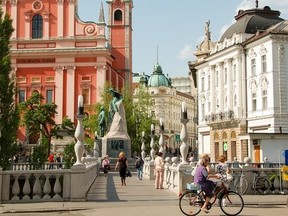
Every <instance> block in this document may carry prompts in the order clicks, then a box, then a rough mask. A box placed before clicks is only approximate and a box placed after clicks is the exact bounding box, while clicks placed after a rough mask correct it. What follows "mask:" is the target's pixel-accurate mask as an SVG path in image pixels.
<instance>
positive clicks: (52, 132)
mask: <svg viewBox="0 0 288 216" xmlns="http://www.w3.org/2000/svg"><path fill="white" fill-rule="evenodd" d="M43 100H44V97H43V96H42V95H41V94H39V93H38V92H34V93H33V94H32V96H31V97H30V98H29V99H28V100H27V101H24V102H22V103H20V104H19V108H20V111H21V125H23V126H25V127H26V128H27V129H28V135H31V134H33V135H35V134H36V135H38V134H39V135H40V139H39V141H40V142H41V137H42V138H45V139H46V140H47V144H48V146H47V147H48V149H47V155H50V150H51V139H52V137H55V138H56V139H59V138H63V135H62V134H63V130H71V128H73V127H74V126H73V123H72V122H71V121H70V120H69V119H67V118H66V117H65V118H64V119H63V121H62V124H60V125H59V124H56V122H55V115H56V114H57V111H56V109H57V105H56V104H54V103H51V104H45V103H43ZM46 159H47V158H46Z"/></svg>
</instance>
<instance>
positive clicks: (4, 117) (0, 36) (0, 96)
mask: <svg viewBox="0 0 288 216" xmlns="http://www.w3.org/2000/svg"><path fill="white" fill-rule="evenodd" d="M13 31H14V29H13V27H12V20H11V19H10V18H9V16H8V14H5V15H4V13H3V12H2V10H1V7H0V115H1V117H0V119H1V120H0V131H1V135H0V166H1V167H2V168H3V169H8V168H9V165H10V164H9V159H10V158H12V156H13V155H15V154H16V151H17V145H16V139H17V130H18V125H19V112H18V108H17V105H16V103H15V93H16V84H15V77H14V76H15V74H12V73H11V59H10V45H9V43H10V37H11V35H12V33H13Z"/></svg>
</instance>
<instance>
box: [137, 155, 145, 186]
mask: <svg viewBox="0 0 288 216" xmlns="http://www.w3.org/2000/svg"><path fill="white" fill-rule="evenodd" d="M143 165H144V161H143V159H142V158H141V157H138V158H137V160H136V162H135V168H136V170H137V178H138V179H139V180H142V175H143Z"/></svg>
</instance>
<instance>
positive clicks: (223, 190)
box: [179, 179, 244, 216]
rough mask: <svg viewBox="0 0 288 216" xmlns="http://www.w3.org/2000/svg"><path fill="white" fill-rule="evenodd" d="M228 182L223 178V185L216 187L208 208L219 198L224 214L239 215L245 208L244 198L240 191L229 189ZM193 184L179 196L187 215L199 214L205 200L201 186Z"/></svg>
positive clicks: (183, 210) (180, 204) (183, 211)
mask: <svg viewBox="0 0 288 216" xmlns="http://www.w3.org/2000/svg"><path fill="white" fill-rule="evenodd" d="M226 183H227V182H226V181H225V180H223V179H221V185H220V186H216V187H215V189H214V190H215V192H214V195H213V198H214V199H213V198H212V199H213V201H212V202H209V204H208V206H207V209H208V210H209V209H211V208H212V206H213V204H214V203H215V202H216V200H217V199H218V205H219V206H220V209H221V211H222V212H223V213H224V214H226V215H231V216H234V215H238V214H240V213H241V211H242V210H243V208H244V201H243V198H242V196H241V195H240V194H239V193H237V192H235V191H231V190H229V189H228V188H227V186H226ZM191 186H192V187H191V188H188V189H186V191H185V192H184V193H183V194H182V195H181V196H180V198H179V208H180V210H181V212H182V213H183V214H184V215H187V216H194V215H197V214H199V213H200V211H201V207H202V206H203V204H204V202H205V193H204V191H202V190H201V187H200V186H198V185H194V184H191ZM212 199H211V200H212Z"/></svg>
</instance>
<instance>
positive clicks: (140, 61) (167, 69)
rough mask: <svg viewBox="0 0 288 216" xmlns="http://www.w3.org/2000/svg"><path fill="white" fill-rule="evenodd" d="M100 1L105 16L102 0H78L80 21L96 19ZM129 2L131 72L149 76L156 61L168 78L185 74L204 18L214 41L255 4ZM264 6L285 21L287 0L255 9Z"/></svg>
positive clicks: (265, 0) (232, 0) (243, 0)
mask: <svg viewBox="0 0 288 216" xmlns="http://www.w3.org/2000/svg"><path fill="white" fill-rule="evenodd" d="M101 2H103V6H104V13H105V15H107V12H108V9H107V4H106V0H78V14H79V17H80V18H81V20H82V21H95V22H97V21H98V17H99V11H100V5H101ZM133 4H134V8H133V12H132V14H133V15H132V20H133V21H132V28H133V33H132V34H133V36H132V37H133V42H132V47H133V48H132V49H133V72H134V73H139V74H142V73H145V74H147V75H151V74H152V72H153V67H154V65H155V64H157V62H158V63H159V64H160V65H161V67H162V70H163V73H164V74H165V75H166V74H168V75H169V77H179V76H187V75H188V73H189V68H188V61H193V60H195V56H194V55H193V53H194V52H195V51H196V46H197V45H199V44H200V43H201V42H202V41H203V39H204V35H205V23H206V22H207V21H210V31H211V39H212V41H214V42H216V41H218V40H219V39H220V38H221V35H222V34H223V33H224V32H225V30H226V29H227V28H228V27H229V26H230V25H232V24H233V23H234V22H235V19H234V17H235V15H237V13H238V11H239V10H240V9H242V10H245V9H251V8H255V7H256V3H255V0H133ZM265 6H269V7H270V8H271V9H272V10H279V11H280V12H281V15H280V17H281V18H283V19H287V20H288V0H259V1H258V7H259V8H263V7H265ZM105 19H106V22H107V20H108V19H107V18H105Z"/></svg>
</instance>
